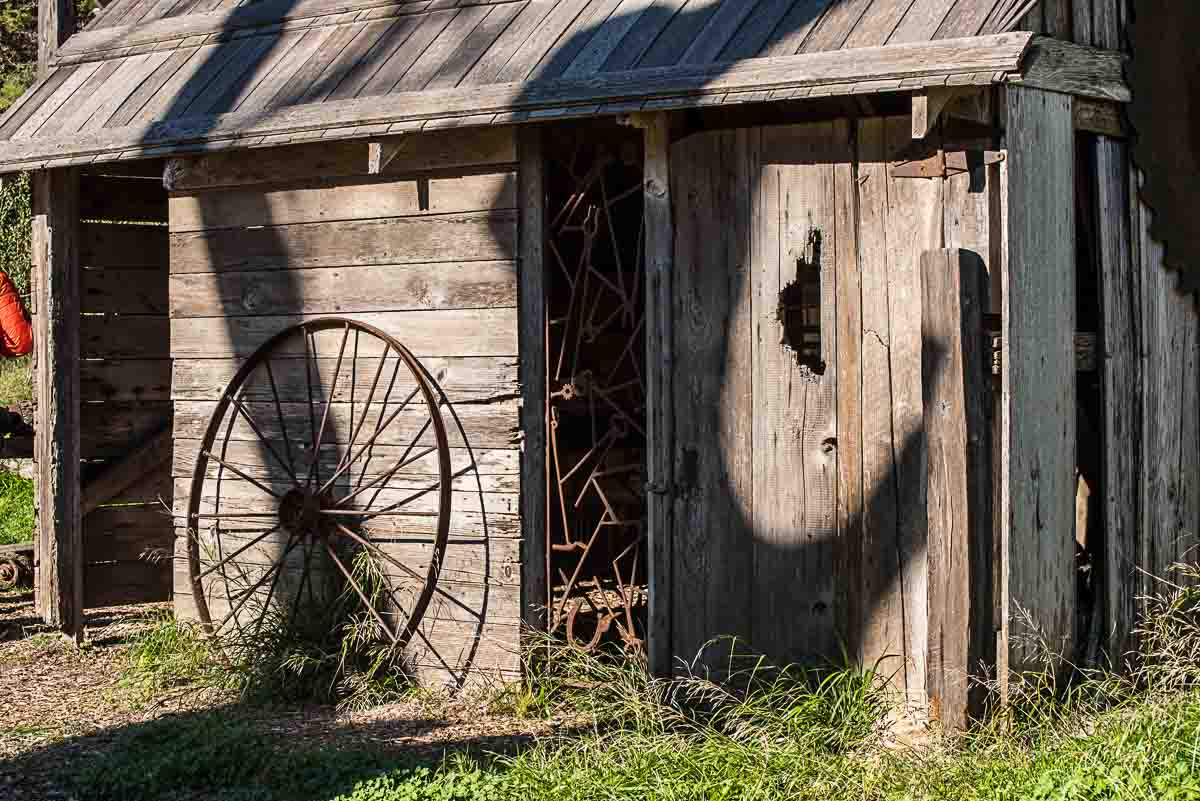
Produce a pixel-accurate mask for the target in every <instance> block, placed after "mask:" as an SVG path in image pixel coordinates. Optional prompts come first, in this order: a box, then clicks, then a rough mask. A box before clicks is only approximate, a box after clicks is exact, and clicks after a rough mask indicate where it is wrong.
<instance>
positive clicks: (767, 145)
mask: <svg viewBox="0 0 1200 801" xmlns="http://www.w3.org/2000/svg"><path fill="white" fill-rule="evenodd" d="M850 141H851V138H850V128H849V124H848V123H846V122H845V121H837V122H833V123H820V124H814V125H805V126H788V127H779V128H766V129H764V130H763V145H762V151H763V168H762V170H761V173H760V174H761V177H760V179H759V182H758V186H757V189H756V190H755V192H754V197H756V198H757V210H756V214H755V217H756V220H755V223H754V224H755V231H754V233H753V240H752V241H753V242H754V245H753V248H754V256H753V265H754V266H753V273H754V290H753V293H754V294H753V303H754V327H755V333H754V342H755V350H754V366H753V405H752V408H753V419H754V435H753V436H754V440H753V441H754V447H753V497H754V532H755V566H754V584H755V587H756V590H755V595H754V602H755V605H754V620H753V631H754V634H753V638H754V642H755V643H756V646H757V647H758V648H760V649H761V650H763V651H765V652H767V653H768V654H770V655H771V657H772V658H773V659H775V660H777V661H781V662H810V663H811V662H822V661H824V660H827V659H829V658H830V657H831V656H835V655H836V654H837V653H838V648H839V642H838V631H837V623H838V619H839V618H840V617H841V614H840V612H839V611H838V610H837V608H836V602H837V597H838V594H839V593H838V591H837V584H838V581H839V580H840V577H838V576H837V574H836V566H837V559H838V551H839V543H838V542H837V502H836V495H837V486H838V465H837V416H836V414H837V410H836V406H835V399H836V397H837V396H836V386H835V384H836V381H837V364H836V358H837V349H836V339H835V332H836V331H837V319H836V315H837V309H836V276H837V264H836V262H835V260H834V257H835V254H836V253H837V252H838V249H837V242H836V226H835V221H834V218H835V206H836V203H835V196H834V165H835V164H838V163H842V162H846V161H849V160H850V158H851V154H852V148H851V146H850ZM813 269H818V270H819V273H820V283H821V286H820V299H821V303H820V306H821V309H820V314H821V318H820V319H821V325H820V327H821V358H822V360H823V361H824V368H823V370H813V369H811V368H810V367H808V366H807V365H802V364H800V362H799V360H798V358H797V355H796V353H795V352H794V351H793V350H792V349H791V348H788V347H786V346H785V345H784V343H783V342H782V341H781V340H782V333H783V332H782V330H781V327H780V303H781V291H782V290H783V289H784V288H785V287H787V286H789V285H790V284H792V282H794V281H796V280H797V279H798V278H800V277H801V273H802V271H808V270H813Z"/></svg>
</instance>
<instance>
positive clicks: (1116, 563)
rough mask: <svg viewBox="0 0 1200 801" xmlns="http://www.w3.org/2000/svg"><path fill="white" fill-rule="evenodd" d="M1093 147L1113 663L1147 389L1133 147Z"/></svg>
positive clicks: (1128, 587) (1103, 142) (1133, 579)
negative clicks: (1134, 232)
mask: <svg viewBox="0 0 1200 801" xmlns="http://www.w3.org/2000/svg"><path fill="white" fill-rule="evenodd" d="M1087 144H1088V146H1090V147H1091V148H1092V151H1093V153H1094V154H1095V165H1096V167H1095V169H1096V172H1095V181H1096V186H1095V198H1096V209H1095V214H1096V219H1098V220H1103V221H1104V224H1103V225H1101V226H1100V229H1099V242H1098V245H1099V248H1098V251H1099V254H1098V255H1099V259H1098V263H1099V271H1100V291H1101V293H1102V294H1101V300H1100V314H1101V326H1102V332H1101V337H1100V342H1101V346H1102V348H1103V353H1102V354H1101V356H1102V358H1101V360H1100V370H1101V381H1102V382H1103V392H1104V443H1105V445H1104V453H1105V459H1104V484H1103V486H1104V490H1105V497H1104V499H1103V509H1104V555H1105V556H1104V559H1105V561H1104V573H1103V586H1104V603H1105V607H1104V618H1105V634H1106V635H1107V642H1106V643H1105V646H1106V651H1107V653H1108V656H1109V658H1110V659H1111V660H1112V662H1113V664H1114V665H1116V666H1118V667H1120V666H1121V665H1120V661H1121V659H1122V657H1123V655H1124V654H1125V653H1126V652H1127V650H1128V648H1129V646H1130V645H1131V644H1132V643H1131V640H1130V633H1131V631H1132V629H1133V625H1134V618H1135V615H1136V597H1137V594H1138V593H1137V592H1136V588H1137V586H1138V575H1137V565H1138V561H1137V558H1138V553H1137V527H1138V524H1139V521H1140V518H1141V515H1140V514H1139V503H1140V502H1141V500H1142V499H1141V497H1140V494H1139V492H1138V480H1139V478H1140V476H1141V467H1140V465H1141V457H1142V452H1141V441H1142V433H1141V432H1142V406H1143V404H1144V403H1145V398H1144V396H1143V391H1142V383H1141V382H1142V377H1141V372H1142V360H1141V348H1142V346H1141V342H1140V337H1141V324H1142V320H1141V317H1142V315H1141V309H1140V303H1141V291H1142V289H1141V286H1140V281H1139V280H1138V279H1139V275H1140V270H1137V269H1135V268H1134V264H1133V263H1132V258H1133V242H1132V241H1131V231H1130V215H1129V204H1130V201H1131V195H1130V192H1129V180H1130V178H1129V152H1128V149H1127V147H1126V145H1125V143H1124V142H1120V141H1117V140H1115V139H1110V138H1108V137H1105V136H1098V137H1095V138H1094V139H1089V140H1088V142H1087Z"/></svg>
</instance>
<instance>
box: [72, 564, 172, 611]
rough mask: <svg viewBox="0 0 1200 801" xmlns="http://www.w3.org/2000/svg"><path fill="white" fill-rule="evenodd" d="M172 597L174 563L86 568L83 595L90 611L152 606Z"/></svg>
mask: <svg viewBox="0 0 1200 801" xmlns="http://www.w3.org/2000/svg"><path fill="white" fill-rule="evenodd" d="M170 597H171V562H170V559H164V560H163V561H162V562H157V563H156V562H153V561H144V560H138V561H132V562H105V563H100V564H92V565H88V566H87V587H86V589H85V591H84V595H83V603H84V606H85V607H87V608H88V609H95V608H98V607H105V606H115V605H117V604H121V605H126V604H138V603H151V602H154V601H165V600H166V599H168V598H170Z"/></svg>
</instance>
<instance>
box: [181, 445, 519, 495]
mask: <svg viewBox="0 0 1200 801" xmlns="http://www.w3.org/2000/svg"><path fill="white" fill-rule="evenodd" d="M174 445H175V448H174V455H173V460H172V465H173V467H172V471H173V473H174V475H175V476H177V477H179V478H191V476H192V473H193V471H194V469H195V466H196V457H197V456H199V453H200V441H199V440H194V439H176V440H175V442H174ZM220 447H221V450H220V451H219V453H218V455H219V456H220V457H221V460H222V461H223V462H225V463H226V464H228V465H231V466H233V467H236V468H237V469H238V470H240V471H241V472H243V473H245V474H246V475H248V476H251V477H253V478H256V479H268V480H271V481H282V480H284V479H285V478H287V475H288V474H287V468H286V467H284V466H283V465H281V464H280V463H279V461H278V460H277V459H276V458H275V456H274V455H273V454H272V453H271V452H270V451H269V450H267V449H266V448H263V447H262V446H261V445H259V444H258V443H256V442H230V443H227V444H222V445H221V446H220ZM273 447H275V450H276V453H278V455H279V458H280V459H283V460H284V461H287V460H288V457H289V454H288V453H287V452H285V451H286V450H287V449H286V448H285V446H284V444H283V443H273ZM406 450H407V448H404V447H401V446H395V445H380V446H378V447H376V448H372V449H371V450H370V452H369V454H367V453H364V454H363V456H362V457H361V458H360V459H358V460H356V461H355V462H354V463H353V464H352V469H351V471H350V472H351V474H352V475H353V477H354V479H355V480H357V479H358V477H359V476H360V475H365V476H367V477H368V478H370V479H374V478H377V477H378V476H380V475H382V474H383V473H386V472H387V471H389V470H390V469H391V467H392V466H393V465H394V464H395V463H396V462H397V461H399V460H401V459H403V458H404V457H405V452H406ZM346 455H347V454H346V450H345V449H344V448H339V447H336V446H333V445H326V446H324V447H322V448H321V464H320V469H321V474H322V475H326V476H329V475H332V474H333V471H334V469H335V468H336V466H337V465H338V464H339V463H340V462H341V460H342V459H343V458H345V456H346ZM290 456H291V459H292V461H291V462H290V463H289V464H288V466H289V467H292V468H293V469H294V470H295V472H296V473H297V474H298V475H303V474H305V473H307V471H308V468H309V466H310V465H311V460H312V447H311V445H310V444H309V443H298V442H293V443H292V448H291V453H290ZM368 456H369V458H368ZM519 457H520V452H519V451H517V450H514V449H512V448H478V449H474V450H467V449H465V448H451V449H450V470H451V472H452V473H454V474H455V475H456V476H457V478H456V479H455V481H454V484H455V486H456V487H458V488H460V489H465V490H468V491H470V490H475V489H481V490H482V491H483V492H517V491H519V490H520V475H521V471H520V464H519V462H520V458H519ZM219 467H220V466H219V465H218V464H216V463H215V462H211V461H210V462H209V464H208V475H209V476H210V477H215V476H216V474H217V472H218V470H219ZM226 474H227V475H228V471H226ZM437 474H438V463H437V460H436V459H434V458H432V457H430V458H426V459H421V460H418V461H416V462H413V463H412V464H411V465H409V466H408V467H406V468H404V470H402V471H400V472H398V473H397V474H396V476H395V479H396V482H393V483H394V484H395V483H400V484H404V485H407V484H408V483H409V482H415V481H418V480H419V481H420V482H421V483H422V484H425V483H428V480H429V479H430V478H436V477H437ZM460 474H461V475H460Z"/></svg>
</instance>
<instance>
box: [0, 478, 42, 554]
mask: <svg viewBox="0 0 1200 801" xmlns="http://www.w3.org/2000/svg"><path fill="white" fill-rule="evenodd" d="M34 526H35V523H34V518H33V480H32V479H28V478H22V477H21V476H19V475H17V474H16V473H12V472H9V471H7V470H3V469H0V545H15V544H17V543H22V542H33V532H34Z"/></svg>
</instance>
